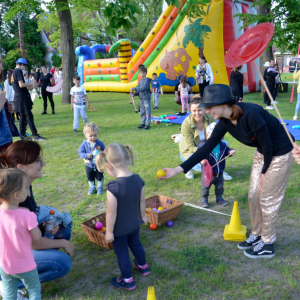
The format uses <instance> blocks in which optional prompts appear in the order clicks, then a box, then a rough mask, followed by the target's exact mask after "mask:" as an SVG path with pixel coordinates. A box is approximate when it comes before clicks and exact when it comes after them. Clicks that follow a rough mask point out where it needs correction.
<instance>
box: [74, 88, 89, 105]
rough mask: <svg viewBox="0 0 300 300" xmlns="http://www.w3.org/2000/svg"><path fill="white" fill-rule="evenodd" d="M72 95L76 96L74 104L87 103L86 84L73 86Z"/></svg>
mask: <svg viewBox="0 0 300 300" xmlns="http://www.w3.org/2000/svg"><path fill="white" fill-rule="evenodd" d="M70 95H72V96H73V97H74V99H73V104H74V105H77V106H78V105H80V106H82V105H85V103H86V101H85V95H86V91H85V88H84V86H80V87H76V86H73V87H72V88H71V91H70Z"/></svg>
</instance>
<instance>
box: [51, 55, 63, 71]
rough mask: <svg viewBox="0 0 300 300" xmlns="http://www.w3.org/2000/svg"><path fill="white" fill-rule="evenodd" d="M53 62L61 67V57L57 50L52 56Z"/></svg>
mask: <svg viewBox="0 0 300 300" xmlns="http://www.w3.org/2000/svg"><path fill="white" fill-rule="evenodd" d="M51 60H52V63H53V65H54V66H55V67H57V68H60V67H61V57H60V56H59V54H58V53H57V52H54V54H53V55H52V57H51Z"/></svg>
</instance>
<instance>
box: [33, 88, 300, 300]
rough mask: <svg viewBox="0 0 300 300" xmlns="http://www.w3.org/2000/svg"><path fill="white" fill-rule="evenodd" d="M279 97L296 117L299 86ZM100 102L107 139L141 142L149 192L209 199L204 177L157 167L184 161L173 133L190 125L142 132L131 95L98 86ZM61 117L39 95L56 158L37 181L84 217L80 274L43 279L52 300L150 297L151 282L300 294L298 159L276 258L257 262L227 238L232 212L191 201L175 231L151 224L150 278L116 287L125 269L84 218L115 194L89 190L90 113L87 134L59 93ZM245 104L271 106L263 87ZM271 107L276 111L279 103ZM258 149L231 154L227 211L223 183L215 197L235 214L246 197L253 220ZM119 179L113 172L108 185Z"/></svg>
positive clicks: (50, 153)
mask: <svg viewBox="0 0 300 300" xmlns="http://www.w3.org/2000/svg"><path fill="white" fill-rule="evenodd" d="M291 87H292V86H291V85H289V92H288V93H282V94H279V96H278V98H277V100H278V101H279V102H280V104H279V105H278V107H279V110H280V112H281V113H282V116H283V118H285V119H291V118H292V117H293V116H294V109H295V101H296V95H294V103H293V104H292V105H291V104H290V103H289V100H290V91H291ZM88 96H89V99H90V103H91V105H92V106H95V107H97V108H100V109H101V110H100V111H95V112H88V116H89V121H92V122H95V123H97V124H98V125H99V127H100V134H99V139H100V140H102V141H103V142H104V144H105V145H108V144H109V143H111V142H119V143H122V144H127V143H128V144H131V145H132V146H133V147H134V150H135V154H136V158H137V160H136V165H135V166H134V167H132V171H133V172H135V173H138V174H139V175H140V176H141V177H142V178H143V180H144V181H145V188H146V197H150V196H152V195H156V194H162V195H167V196H169V197H173V198H175V199H178V200H181V201H186V202H189V203H193V204H196V205H200V204H201V197H200V191H201V174H200V173H195V179H194V180H187V179H185V177H184V175H183V174H180V175H179V176H177V177H175V178H172V179H170V180H167V181H159V180H158V179H157V178H156V171H157V170H159V169H161V168H164V167H176V166H177V165H179V164H180V163H181V161H180V157H179V151H178V144H175V143H173V141H172V140H171V138H170V137H171V135H172V134H174V133H179V132H180V125H174V126H171V127H169V126H166V124H163V123H162V124H159V125H152V126H151V130H149V131H144V130H137V129H136V127H137V126H138V125H139V124H140V115H139V114H135V113H134V108H133V106H132V105H130V104H129V95H128V94H121V93H119V94H117V93H88ZM173 99H174V97H173V95H171V94H166V95H162V96H161V97H160V105H159V110H158V111H153V112H152V113H153V114H154V115H161V114H171V113H175V112H177V111H179V110H180V107H179V106H178V105H177V104H175V103H174V100H173ZM54 100H55V105H56V109H55V111H56V114H55V115H52V114H48V115H41V112H42V100H39V99H37V100H35V103H34V109H33V113H34V116H35V122H36V126H37V128H38V131H39V133H40V134H41V135H42V136H45V137H47V138H48V139H47V140H46V141H43V142H41V145H42V147H43V152H44V154H43V155H44V159H45V161H46V163H47V165H46V166H45V167H44V169H43V177H42V178H40V179H38V180H36V181H35V182H34V183H33V191H34V195H35V198H36V201H37V203H38V204H39V205H51V206H53V207H55V208H57V209H59V210H61V211H70V212H71V215H72V217H73V221H74V231H73V234H72V238H71V241H72V242H73V243H74V244H75V247H76V249H75V255H74V257H73V267H72V271H71V272H70V273H69V274H68V275H67V276H65V277H64V278H62V279H59V280H56V281H52V282H49V283H44V284H42V293H43V299H59V300H61V299H86V300H88V299H95V300H96V299H97V300H100V299H103V300H116V299H124V300H125V299H134V300H137V299H141V300H142V299H145V300H146V298H147V289H148V287H149V286H154V287H155V291H156V299H157V300H167V299H168V300H175V299H187V300H192V299H197V300H198V299H300V285H299V281H300V261H299V254H300V250H297V249H298V248H297V247H298V246H299V244H298V242H299V230H300V223H299V215H300V197H299V176H300V167H299V166H298V165H296V164H294V166H293V170H292V173H291V177H290V180H289V184H288V188H287V191H286V197H285V199H284V202H283V204H282V207H281V210H280V214H279V220H278V226H277V242H276V256H275V257H274V259H270V260H251V259H249V258H247V257H245V256H244V255H243V252H242V251H241V250H239V249H238V248H237V246H236V245H237V243H236V242H227V241H224V239H223V230H224V226H225V224H228V223H229V220H230V217H228V216H224V215H219V214H214V213H211V212H205V211H203V210H197V209H194V208H191V207H186V206H184V207H183V208H182V209H181V211H180V214H179V216H178V218H177V219H176V220H175V222H174V227H173V228H167V227H165V226H163V227H161V228H159V229H157V230H155V231H151V230H150V228H149V227H147V226H142V227H141V241H142V243H143V245H144V247H145V250H146V255H147V261H148V263H149V265H150V270H151V274H150V275H149V276H148V277H146V278H143V276H141V275H140V274H139V273H138V272H136V271H135V270H134V271H133V274H134V279H135V281H136V284H137V288H136V289H135V290H134V291H118V290H114V289H113V288H112V287H110V285H109V280H110V278H112V277H116V276H119V274H120V272H119V268H118V264H117V260H116V256H115V254H114V251H113V250H106V249H103V248H101V247H99V246H97V245H95V244H92V243H90V242H89V241H88V240H87V237H86V236H85V234H84V232H83V231H82V229H81V227H80V223H81V222H83V221H85V220H87V219H89V218H91V217H93V216H95V215H97V214H99V213H101V212H105V210H106V196H105V193H104V194H103V195H101V196H97V195H94V196H87V191H88V183H87V180H86V175H85V168H84V163H83V161H82V159H80V158H79V157H78V154H77V150H78V147H79V145H80V144H81V142H82V140H83V139H84V135H83V133H82V128H83V122H82V121H81V120H80V128H79V132H77V133H73V132H72V129H73V127H72V123H73V113H72V111H71V109H70V105H69V104H68V105H66V104H62V103H61V96H60V95H58V96H55V97H54ZM244 101H245V102H255V103H258V104H262V101H263V99H262V98H261V96H260V93H253V94H248V95H245V97H244ZM49 112H50V109H49V108H48V113H49ZM271 113H273V114H276V112H275V110H273V111H271ZM225 139H226V140H227V141H228V142H229V145H230V146H231V148H235V149H237V148H238V147H239V146H240V145H241V144H240V143H239V142H237V141H236V140H234V139H233V138H232V137H231V136H230V135H226V137H225ZM254 151H255V149H253V148H249V147H248V148H247V147H244V148H242V149H241V150H240V151H238V152H237V153H236V154H235V156H234V157H232V158H229V159H228V160H227V166H226V171H227V172H228V173H229V174H230V175H231V176H233V180H232V181H226V182H225V192H224V198H225V199H226V200H227V201H228V202H229V205H228V206H227V207H225V208H220V207H218V206H217V205H216V204H215V197H214V188H212V189H211V196H210V198H209V202H210V205H211V207H210V208H211V209H213V210H216V211H221V212H224V213H226V214H231V210H232V207H233V202H234V201H235V200H237V201H238V202H239V208H240V215H241V219H242V224H244V225H247V229H248V233H250V230H251V222H250V215H249V207H248V200H247V196H248V184H249V175H250V170H251V163H252V159H253V154H254ZM110 180H112V178H111V177H110V176H109V175H108V174H107V173H106V174H105V183H107V182H108V181H110Z"/></svg>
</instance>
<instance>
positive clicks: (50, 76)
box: [0, 56, 300, 299]
mask: <svg viewBox="0 0 300 300" xmlns="http://www.w3.org/2000/svg"><path fill="white" fill-rule="evenodd" d="M26 65H27V61H26V60H25V59H24V58H20V59H18V61H17V62H16V68H15V69H14V70H10V71H9V73H8V75H9V76H10V77H8V78H7V82H8V86H9V87H12V90H9V87H8V88H6V96H4V94H3V93H0V111H1V114H0V131H1V135H0V169H1V170H0V203H1V206H0V220H1V222H0V276H1V281H0V295H1V296H3V295H4V297H5V298H7V299H15V298H16V297H19V298H18V299H22V295H23V292H22V288H23V287H24V286H25V287H26V289H27V291H28V293H29V297H30V299H41V287H40V283H42V282H47V281H51V280H54V279H57V278H60V277H62V276H65V275H66V274H67V273H68V272H69V271H70V270H71V265H72V259H71V257H72V255H73V253H74V245H73V244H72V243H71V242H69V240H70V238H71V234H72V218H71V217H70V215H69V214H68V213H62V212H60V211H59V210H57V209H55V208H53V207H48V206H45V205H43V204H42V203H41V205H39V204H37V203H36V201H35V199H34V195H33V188H32V185H33V182H34V180H35V179H38V178H40V177H42V169H43V167H44V166H45V165H46V164H45V162H44V161H43V158H42V148H41V146H40V145H39V144H38V143H37V141H41V140H44V139H45V138H43V137H42V136H40V135H39V134H38V132H37V129H36V127H35V124H34V118H33V114H32V101H31V98H30V94H29V90H31V89H36V88H37V87H38V86H39V85H40V87H41V93H42V96H43V99H44V111H43V113H42V114H46V113H47V101H48V100H47V99H49V101H50V104H51V108H52V113H55V111H54V108H55V106H54V102H53V98H52V94H51V93H50V94H51V95H49V92H48V91H47V90H46V89H47V86H49V83H51V81H52V80H54V76H55V68H54V67H52V69H51V70H49V72H48V70H47V68H45V67H42V68H41V70H39V69H37V71H36V72H35V73H34V74H31V75H30V76H29V77H31V81H29V80H27V82H26V77H27V74H25V75H26V76H24V73H25V72H24V71H25V69H26ZM273 67H274V66H273V65H272V62H270V67H269V68H268V69H267V72H266V74H265V78H266V81H267V85H268V87H270V89H272V88H273V87H275V85H273V83H274V82H273V81H274V80H275V82H276V76H275V75H274V74H275V73H276V72H275V71H274V70H273ZM240 70H241V69H240V68H235V69H234V70H232V74H231V75H232V76H231V78H232V81H231V82H230V85H231V86H232V88H231V87H230V86H227V85H223V84H213V79H214V78H213V76H214V75H213V71H212V68H211V66H210V65H209V63H208V62H207V61H206V59H205V57H204V56H200V58H199V65H198V67H197V69H196V82H197V84H198V85H199V91H200V94H199V95H192V94H191V92H192V84H191V83H190V82H189V80H188V78H187V77H186V76H181V77H180V78H178V79H179V83H178V85H177V89H175V102H176V103H180V104H181V105H182V107H181V108H182V111H181V113H182V114H185V113H186V112H185V110H187V112H190V115H189V116H188V117H187V118H186V119H185V121H184V122H183V124H182V127H181V133H182V137H181V141H180V143H179V152H180V158H181V160H182V164H181V165H180V166H178V167H176V168H165V169H164V171H165V176H164V177H161V179H162V180H165V179H168V178H171V177H173V176H176V175H178V174H179V173H182V172H184V173H185V177H186V178H187V179H194V173H193V172H194V171H199V172H201V171H202V166H203V165H205V164H206V160H207V161H209V163H210V164H211V165H214V166H213V177H212V180H211V183H210V185H209V186H206V185H205V184H204V178H203V174H202V178H201V182H202V189H201V197H202V207H204V208H208V207H209V203H208V196H209V190H210V187H211V185H212V184H213V185H215V194H216V203H217V204H218V205H221V206H226V205H228V203H227V201H225V200H224V198H223V193H224V179H226V178H225V176H228V177H230V176H229V175H228V174H226V173H225V172H224V170H225V161H224V160H223V161H222V159H223V158H224V157H225V156H232V155H234V153H235V150H234V149H231V148H230V147H229V145H228V143H227V142H226V141H225V140H224V136H225V134H226V133H229V134H231V135H232V136H233V137H234V138H235V139H236V140H238V141H239V142H241V143H243V144H244V145H247V146H249V147H254V148H256V151H255V154H254V159H253V165H252V171H251V174H250V183H249V194H248V200H249V205H250V214H251V222H252V227H253V229H252V232H251V234H250V236H249V237H248V238H247V239H246V240H245V241H243V242H240V243H239V244H238V245H237V247H238V248H239V249H241V250H244V255H245V256H247V257H249V258H272V257H273V256H274V255H275V248H274V242H275V241H276V222H277V219H278V211H279V208H280V205H281V203H282V201H283V198H284V196H285V190H286V188H287V184H288V179H289V176H290V173H291V168H292V165H293V162H294V159H295V160H296V162H297V163H298V164H300V146H298V145H297V144H296V143H294V144H291V142H290V141H289V139H288V137H287V135H286V133H285V131H284V129H283V126H282V125H281V124H280V122H278V120H277V119H276V118H275V117H274V116H273V115H271V114H269V113H268V112H267V111H266V110H265V109H263V108H262V107H261V106H259V105H256V104H252V103H244V102H242V100H243V75H242V74H241V73H240ZM273 73H274V74H273ZM0 75H1V73H0ZM139 75H140V78H141V79H140V81H139V83H138V86H137V87H136V88H132V89H131V92H133V96H138V97H139V100H140V101H139V106H140V114H141V124H140V126H138V127H137V128H138V129H144V130H149V129H150V124H151V92H150V86H151V85H152V94H153V95H152V96H153V104H154V107H153V109H159V93H160V89H161V85H160V83H159V80H158V79H157V74H156V73H154V74H152V79H150V78H148V77H147V68H146V67H145V66H144V65H140V66H139ZM56 76H62V74H61V73H60V71H59V70H58V73H57V75H56ZM294 76H295V77H297V76H298V77H299V73H295V74H294ZM29 77H28V79H29ZM0 79H1V78H0ZM0 81H1V80H0ZM73 83H74V85H75V86H74V87H73V88H72V89H71V91H70V95H71V109H72V110H73V111H74V124H73V132H74V133H75V132H77V129H78V128H79V125H78V123H79V122H78V118H79V115H81V117H82V119H83V121H84V123H85V127H84V130H83V132H84V135H85V137H86V140H85V141H83V143H82V144H81V145H80V147H79V149H78V155H79V156H80V157H81V158H82V159H83V160H84V163H85V170H86V176H87V181H88V185H89V189H88V195H92V194H94V193H95V192H97V194H102V193H103V185H104V171H105V170H106V172H107V173H108V174H109V175H110V176H112V177H114V178H115V179H114V180H112V181H110V182H108V183H107V185H106V193H107V212H106V234H105V240H106V242H108V243H109V242H112V244H113V247H114V251H115V254H116V256H117V260H118V264H119V268H120V272H121V276H120V277H118V278H112V279H111V280H110V284H111V285H112V286H113V287H115V288H119V289H120V288H121V289H127V290H133V289H135V288H136V283H135V281H134V278H133V274H132V269H131V264H133V266H134V267H135V268H136V269H137V270H139V271H140V273H141V275H143V276H147V275H149V274H150V269H149V265H148V263H147V260H146V254H145V250H144V248H143V245H142V244H141V241H140V237H139V230H140V225H141V224H142V223H144V224H147V222H148V217H147V215H146V203H145V195H144V193H145V188H144V185H145V183H144V181H143V180H142V179H141V177H140V176H139V175H138V174H134V173H132V172H131V171H130V168H129V167H130V165H134V161H135V159H134V152H133V149H132V147H131V146H130V145H125V146H123V145H120V144H117V143H111V144H109V145H107V146H105V145H104V143H103V142H102V141H100V140H99V139H98V133H99V127H98V126H97V125H96V124H94V123H91V122H90V123H89V122H88V117H87V115H86V106H89V100H88V97H87V95H86V91H85V89H84V87H83V86H80V77H79V76H78V75H75V76H74V78H73ZM5 86H7V83H6V84H5ZM12 99H13V101H12ZM264 100H265V101H266V102H267V105H268V106H270V105H269V104H270V103H269V102H268V101H269V100H270V99H268V98H265V99H264ZM298 100H299V98H298ZM299 105H300V104H299ZM14 111H15V112H16V113H17V114H18V116H19V132H20V140H19V141H16V142H14V143H13V136H18V134H19V132H18V129H17V128H16V126H15V124H14V121H13V116H12V114H13V113H14ZM216 120H218V122H216ZM27 124H28V125H29V127H30V129H31V132H32V135H33V137H32V139H30V140H29V139H28V138H27V137H26V126H27ZM227 179H228V178H227ZM229 179H231V178H229ZM128 187H130V188H128ZM24 208H25V209H24ZM52 210H54V211H55V216H56V221H57V222H56V223H55V226H54V227H53V229H52V231H51V232H52V235H53V239H49V238H46V237H44V235H45V226H46V224H45V221H46V219H47V218H48V216H49V213H50V212H51V211H52ZM128 247H129V248H130V250H131V251H132V253H133V255H134V261H133V263H131V261H130V256H129V250H128ZM60 248H63V249H65V251H66V253H63V252H61V251H59V249H60Z"/></svg>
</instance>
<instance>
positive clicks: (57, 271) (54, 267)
mask: <svg viewBox="0 0 300 300" xmlns="http://www.w3.org/2000/svg"><path fill="white" fill-rule="evenodd" d="M32 254H33V258H34V261H35V263H36V264H37V271H38V275H39V279H40V282H47V281H51V280H54V279H57V278H61V277H64V276H65V275H66V274H68V273H69V272H70V271H71V267H72V259H71V257H70V256H69V255H68V254H66V253H63V252H61V251H58V250H55V249H47V250H38V251H35V250H32ZM0 280H1V277H0ZM23 287H24V285H23V283H22V281H19V285H18V288H19V289H22V288H23ZM14 300H15V299H14Z"/></svg>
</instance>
